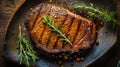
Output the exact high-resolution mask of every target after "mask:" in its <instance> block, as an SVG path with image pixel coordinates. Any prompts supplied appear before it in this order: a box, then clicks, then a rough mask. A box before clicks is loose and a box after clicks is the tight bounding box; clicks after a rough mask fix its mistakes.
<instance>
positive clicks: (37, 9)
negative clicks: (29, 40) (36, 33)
mask: <svg viewBox="0 0 120 67" xmlns="http://www.w3.org/2000/svg"><path fill="white" fill-rule="evenodd" d="M38 6H39V7H38ZM38 6H35V9H33V10H32V11H31V12H30V15H29V16H28V20H27V22H26V23H25V25H26V26H27V29H28V30H32V28H33V25H34V23H35V22H36V20H37V17H38V15H39V13H40V12H41V11H40V10H41V8H42V5H38ZM29 19H31V20H29ZM28 22H29V23H28Z"/></svg>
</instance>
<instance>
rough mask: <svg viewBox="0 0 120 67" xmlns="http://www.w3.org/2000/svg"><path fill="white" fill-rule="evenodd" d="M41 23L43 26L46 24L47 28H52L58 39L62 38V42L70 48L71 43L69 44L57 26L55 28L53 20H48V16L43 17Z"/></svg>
mask: <svg viewBox="0 0 120 67" xmlns="http://www.w3.org/2000/svg"><path fill="white" fill-rule="evenodd" d="M43 22H44V23H45V24H47V25H48V26H49V27H51V28H52V30H53V31H55V32H57V33H58V34H59V36H60V37H63V38H64V39H62V40H63V41H65V42H67V43H69V44H70V45H71V46H72V43H71V42H70V38H69V37H66V36H65V35H64V34H63V33H62V31H61V30H60V28H59V27H58V25H56V26H55V24H54V20H53V19H52V18H50V17H49V16H44V20H43Z"/></svg>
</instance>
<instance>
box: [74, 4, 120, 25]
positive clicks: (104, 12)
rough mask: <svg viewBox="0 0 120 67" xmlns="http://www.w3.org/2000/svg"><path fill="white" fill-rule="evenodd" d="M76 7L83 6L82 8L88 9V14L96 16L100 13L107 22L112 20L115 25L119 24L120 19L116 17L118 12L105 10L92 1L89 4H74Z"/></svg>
mask: <svg viewBox="0 0 120 67" xmlns="http://www.w3.org/2000/svg"><path fill="white" fill-rule="evenodd" d="M73 7H74V8H75V9H78V8H81V9H87V10H88V11H87V14H88V15H89V16H92V17H96V15H98V14H99V15H100V16H101V17H102V18H103V20H104V21H105V22H111V23H113V25H115V24H118V23H117V22H118V20H117V19H116V18H115V15H116V12H114V11H111V12H110V11H108V10H103V9H100V8H98V7H97V8H95V7H94V5H93V4H92V3H90V5H89V6H87V5H86V4H82V5H78V4H74V6H73Z"/></svg>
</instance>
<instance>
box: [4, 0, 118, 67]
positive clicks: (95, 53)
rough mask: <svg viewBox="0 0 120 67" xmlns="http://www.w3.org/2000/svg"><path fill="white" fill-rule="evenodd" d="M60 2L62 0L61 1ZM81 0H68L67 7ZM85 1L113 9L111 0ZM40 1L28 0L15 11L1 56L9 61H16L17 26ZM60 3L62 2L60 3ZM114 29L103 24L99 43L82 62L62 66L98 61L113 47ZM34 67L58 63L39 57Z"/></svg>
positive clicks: (52, 66)
mask: <svg viewBox="0 0 120 67" xmlns="http://www.w3.org/2000/svg"><path fill="white" fill-rule="evenodd" d="M61 2H62V1H61ZM82 2H83V0H81V1H80V0H68V1H67V2H66V3H67V4H68V5H69V6H68V8H69V7H70V6H71V5H72V4H74V3H82ZM84 2H85V3H90V2H91V3H94V4H95V5H96V6H100V7H102V8H107V7H110V8H112V9H114V4H113V3H114V1H112V0H105V1H102V0H85V1H84ZM38 3H42V0H28V1H26V2H25V3H24V4H23V5H22V7H21V8H20V9H19V10H18V11H17V12H16V14H15V16H14V17H13V19H12V21H11V23H10V24H9V27H8V28H7V34H6V39H5V44H4V48H3V51H4V52H3V56H4V57H5V58H7V59H9V60H11V61H14V62H18V50H17V45H18V42H17V41H18V38H17V36H18V26H19V25H22V26H23V27H24V22H25V18H26V16H27V14H28V12H29V11H30V8H32V7H33V6H34V5H36V4H38ZM61 5H62V4H61ZM116 37H117V36H116V31H115V29H112V25H111V24H106V23H105V24H104V26H103V27H102V28H101V29H100V30H99V32H98V38H97V39H98V41H99V45H98V46H96V45H95V46H94V47H93V48H92V50H91V52H90V53H89V54H88V55H87V56H86V57H85V60H84V61H82V62H76V61H74V65H73V66H71V64H70V63H69V62H66V63H64V64H63V65H64V67H86V66H89V65H90V64H93V63H94V62H96V61H98V59H99V58H101V57H102V56H103V55H104V54H105V53H106V52H108V50H110V49H111V47H113V45H114V44H115V42H116ZM36 67H60V65H59V64H54V63H52V62H50V61H48V60H45V59H43V58H41V59H40V60H38V61H37V63H36Z"/></svg>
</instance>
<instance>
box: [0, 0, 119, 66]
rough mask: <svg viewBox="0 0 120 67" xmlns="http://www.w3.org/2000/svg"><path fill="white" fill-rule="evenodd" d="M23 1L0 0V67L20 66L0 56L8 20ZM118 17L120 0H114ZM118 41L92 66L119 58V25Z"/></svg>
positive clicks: (113, 62) (105, 64)
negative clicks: (102, 58)
mask: <svg viewBox="0 0 120 67" xmlns="http://www.w3.org/2000/svg"><path fill="white" fill-rule="evenodd" d="M24 2H25V0H0V67H9V66H10V67H21V66H19V65H17V64H15V63H12V62H10V61H7V60H5V59H4V57H3V56H2V47H3V44H4V38H5V34H6V33H5V31H6V27H7V26H8V22H10V21H11V18H12V17H13V16H14V14H15V12H16V11H17V10H18V9H19V7H20V6H21V5H22V4H23V3H24ZM116 4H117V5H116V8H117V13H118V17H119V16H120V5H119V4H120V0H116ZM117 32H118V41H117V43H116V45H115V46H114V47H113V48H112V49H111V50H110V51H109V52H108V53H107V54H106V55H105V57H104V61H102V62H99V63H96V64H95V65H94V66H92V67H96V66H97V67H101V66H105V67H116V65H117V63H118V61H119V60H120V42H119V40H120V26H118V31H117Z"/></svg>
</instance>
